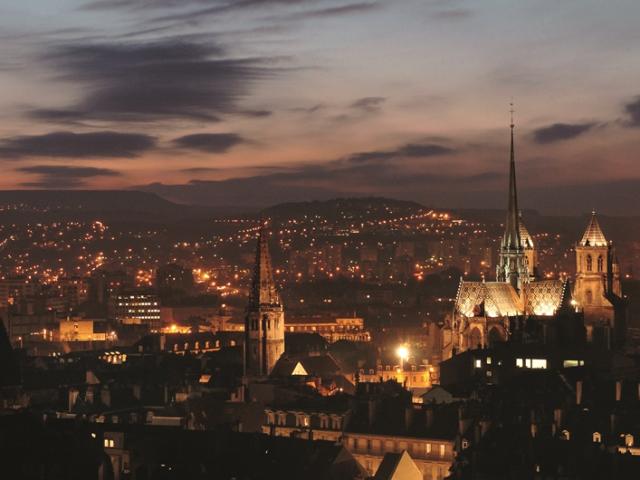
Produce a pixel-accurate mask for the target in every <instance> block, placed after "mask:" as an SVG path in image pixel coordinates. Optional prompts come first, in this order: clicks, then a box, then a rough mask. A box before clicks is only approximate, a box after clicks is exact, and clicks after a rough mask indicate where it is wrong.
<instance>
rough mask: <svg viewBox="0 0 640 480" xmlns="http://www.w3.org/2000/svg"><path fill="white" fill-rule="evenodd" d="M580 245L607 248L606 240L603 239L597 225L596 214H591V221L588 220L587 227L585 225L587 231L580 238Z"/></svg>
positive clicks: (602, 234)
mask: <svg viewBox="0 0 640 480" xmlns="http://www.w3.org/2000/svg"><path fill="white" fill-rule="evenodd" d="M580 245H582V246H583V247H606V246H607V239H606V238H605V236H604V233H602V229H601V228H600V224H599V223H598V218H597V217H596V212H591V220H589V225H587V229H586V230H585V232H584V235H583V236H582V240H580Z"/></svg>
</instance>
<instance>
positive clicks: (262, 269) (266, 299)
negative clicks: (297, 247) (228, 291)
mask: <svg viewBox="0 0 640 480" xmlns="http://www.w3.org/2000/svg"><path fill="white" fill-rule="evenodd" d="M279 304H280V297H279V295H278V291H277V290H276V284H275V282H274V281H273V270H272V267H271V255H269V240H268V236H267V231H266V226H265V224H263V225H262V227H260V234H259V236H258V246H257V249H256V262H255V266H254V271H253V280H252V282H251V292H250V294H249V308H251V307H254V308H255V307H258V306H260V305H279Z"/></svg>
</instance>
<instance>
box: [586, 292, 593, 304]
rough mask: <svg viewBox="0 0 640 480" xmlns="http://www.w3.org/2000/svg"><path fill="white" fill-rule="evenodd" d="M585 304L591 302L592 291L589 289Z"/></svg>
mask: <svg viewBox="0 0 640 480" xmlns="http://www.w3.org/2000/svg"><path fill="white" fill-rule="evenodd" d="M586 297H587V305H591V304H592V303H593V292H592V291H591V290H587V294H586Z"/></svg>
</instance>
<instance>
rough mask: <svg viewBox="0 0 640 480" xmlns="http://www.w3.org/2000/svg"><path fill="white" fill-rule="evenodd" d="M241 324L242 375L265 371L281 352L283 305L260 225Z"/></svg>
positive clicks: (267, 370)
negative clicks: (242, 336)
mask: <svg viewBox="0 0 640 480" xmlns="http://www.w3.org/2000/svg"><path fill="white" fill-rule="evenodd" d="M244 328H245V370H246V375H248V376H265V375H269V374H270V373H271V370H272V369H273V366H274V365H275V363H276V362H277V361H278V359H279V358H280V355H282V354H283V353H284V308H283V306H282V302H281V301H280V295H278V291H277V290H276V285H275V282H274V281H273V271H272V267H271V256H270V255H269V244H268V239H267V232H266V230H265V228H264V227H263V228H262V229H261V230H260V235H259V237H258V246H257V250H256V261H255V266H254V271H253V280H252V283H251V291H250V292H249V304H248V305H247V311H246V317H245V323H244Z"/></svg>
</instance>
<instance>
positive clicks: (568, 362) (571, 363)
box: [562, 360, 584, 368]
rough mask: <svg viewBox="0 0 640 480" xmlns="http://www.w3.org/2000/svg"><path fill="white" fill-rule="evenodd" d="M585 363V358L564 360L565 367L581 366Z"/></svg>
mask: <svg viewBox="0 0 640 480" xmlns="http://www.w3.org/2000/svg"><path fill="white" fill-rule="evenodd" d="M583 365H584V360H564V361H563V362H562V366H563V367H564V368H573V367H581V366H583Z"/></svg>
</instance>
